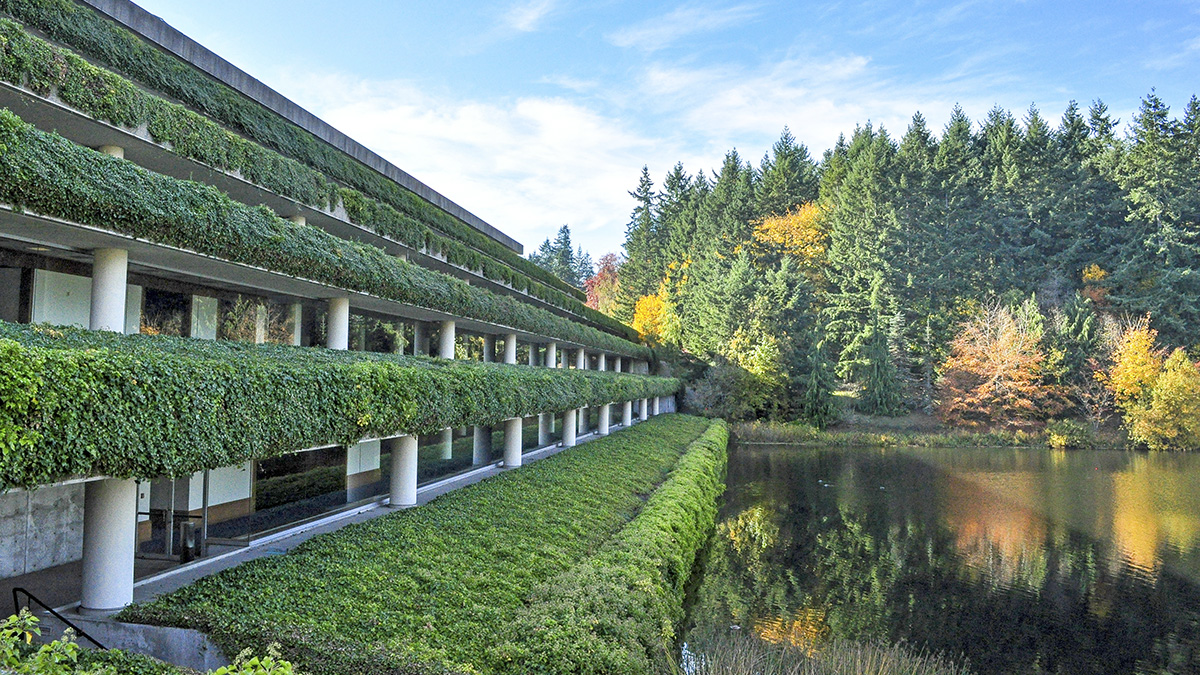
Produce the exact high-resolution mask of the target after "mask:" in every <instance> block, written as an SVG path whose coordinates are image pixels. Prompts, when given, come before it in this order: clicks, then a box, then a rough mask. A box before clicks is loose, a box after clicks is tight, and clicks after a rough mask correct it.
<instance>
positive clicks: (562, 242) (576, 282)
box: [529, 225, 593, 288]
mask: <svg viewBox="0 0 1200 675" xmlns="http://www.w3.org/2000/svg"><path fill="white" fill-rule="evenodd" d="M529 259H530V260H531V261H533V263H534V264H536V265H537V266H538V267H541V268H542V269H545V270H547V271H549V272H553V273H554V274H555V275H557V276H558V278H559V279H562V280H563V281H565V282H567V283H568V284H571V285H572V286H575V287H577V288H583V283H584V282H585V281H587V280H588V279H589V278H591V276H592V274H593V269H592V257H591V256H590V255H588V254H587V253H586V252H585V251H584V250H583V247H582V246H580V247H579V248H577V249H572V248H571V228H570V227H569V226H567V225H563V226H562V227H560V228H558V234H557V235H555V237H554V241H551V240H550V239H549V238H547V239H546V241H543V242H542V245H541V246H539V247H538V250H536V251H534V252H533V253H530V254H529Z"/></svg>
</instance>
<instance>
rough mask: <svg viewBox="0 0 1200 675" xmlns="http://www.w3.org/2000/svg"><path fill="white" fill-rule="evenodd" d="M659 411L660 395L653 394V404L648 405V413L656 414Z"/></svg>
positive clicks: (660, 408) (660, 410) (660, 409)
mask: <svg viewBox="0 0 1200 675" xmlns="http://www.w3.org/2000/svg"><path fill="white" fill-rule="evenodd" d="M661 412H662V397H660V396H655V397H654V405H653V406H651V407H650V414H651V415H658V414H659V413H661Z"/></svg>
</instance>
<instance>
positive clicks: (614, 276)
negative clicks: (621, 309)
mask: <svg viewBox="0 0 1200 675" xmlns="http://www.w3.org/2000/svg"><path fill="white" fill-rule="evenodd" d="M620 271H621V259H620V258H619V257H618V256H617V254H616V253H605V254H604V255H603V256H601V257H600V262H599V263H597V265H596V273H595V274H593V275H592V276H591V277H590V278H589V279H587V280H586V281H584V282H583V290H585V291H587V306H588V307H591V308H592V309H595V310H599V311H600V312H603V313H604V314H607V315H609V316H612V315H613V312H614V311H615V310H616V308H617V291H618V290H619V289H620Z"/></svg>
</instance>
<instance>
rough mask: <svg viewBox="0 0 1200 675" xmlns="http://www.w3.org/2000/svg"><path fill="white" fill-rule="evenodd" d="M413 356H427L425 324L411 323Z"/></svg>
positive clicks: (427, 336) (427, 346)
mask: <svg viewBox="0 0 1200 675" xmlns="http://www.w3.org/2000/svg"><path fill="white" fill-rule="evenodd" d="M413 356H429V332H428V329H426V327H425V322H423V321H414V322H413Z"/></svg>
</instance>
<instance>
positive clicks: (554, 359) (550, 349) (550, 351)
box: [546, 342, 558, 368]
mask: <svg viewBox="0 0 1200 675" xmlns="http://www.w3.org/2000/svg"><path fill="white" fill-rule="evenodd" d="M546 367H547V368H557V367H558V343H557V342H551V343H550V344H548V345H546Z"/></svg>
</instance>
